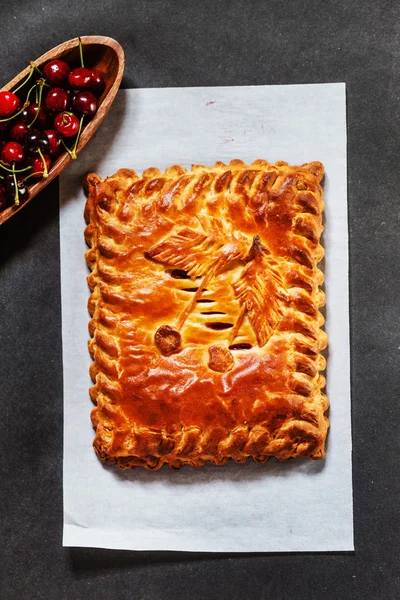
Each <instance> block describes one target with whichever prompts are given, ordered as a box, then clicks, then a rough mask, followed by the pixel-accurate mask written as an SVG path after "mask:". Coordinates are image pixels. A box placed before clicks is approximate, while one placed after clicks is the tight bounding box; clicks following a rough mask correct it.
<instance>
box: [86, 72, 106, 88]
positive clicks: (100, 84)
mask: <svg viewBox="0 0 400 600" xmlns="http://www.w3.org/2000/svg"><path fill="white" fill-rule="evenodd" d="M104 87H105V83H104V79H103V77H102V76H101V75H100V73H99V72H98V71H96V69H92V80H91V82H90V89H91V90H95V91H100V90H102V89H103V88H104Z"/></svg>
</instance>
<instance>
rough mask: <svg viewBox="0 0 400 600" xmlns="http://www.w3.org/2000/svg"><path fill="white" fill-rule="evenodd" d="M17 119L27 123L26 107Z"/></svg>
mask: <svg viewBox="0 0 400 600" xmlns="http://www.w3.org/2000/svg"><path fill="white" fill-rule="evenodd" d="M18 118H19V119H21V121H24V122H26V121H28V119H29V113H28V107H26V108H24V110H23V111H22V113H21V114H20V115H19V117H18Z"/></svg>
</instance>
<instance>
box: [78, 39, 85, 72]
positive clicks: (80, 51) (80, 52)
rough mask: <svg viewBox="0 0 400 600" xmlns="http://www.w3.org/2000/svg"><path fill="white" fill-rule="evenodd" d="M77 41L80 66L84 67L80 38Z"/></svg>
mask: <svg viewBox="0 0 400 600" xmlns="http://www.w3.org/2000/svg"><path fill="white" fill-rule="evenodd" d="M78 40H79V56H80V57H81V66H82V67H84V66H85V63H84V62H83V47H82V40H81V38H78Z"/></svg>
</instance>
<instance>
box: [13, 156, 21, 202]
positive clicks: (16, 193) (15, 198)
mask: <svg viewBox="0 0 400 600" xmlns="http://www.w3.org/2000/svg"><path fill="white" fill-rule="evenodd" d="M12 174H13V179H14V185H15V194H14V204H15V205H16V206H19V194H18V181H17V176H16V174H15V163H13V164H12Z"/></svg>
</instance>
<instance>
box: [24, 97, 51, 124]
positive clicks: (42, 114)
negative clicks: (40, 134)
mask: <svg viewBox="0 0 400 600" xmlns="http://www.w3.org/2000/svg"><path fill="white" fill-rule="evenodd" d="M38 111H39V114H38V117H37V119H36V121H35V125H37V126H38V127H46V125H47V119H48V114H47V113H46V111H45V110H44V108H43V107H40V109H39V105H38V104H37V103H36V102H32V103H31V104H30V105H29V106H28V121H29V123H32V121H33V120H34V118H35V116H36V113H37V112H38Z"/></svg>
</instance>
